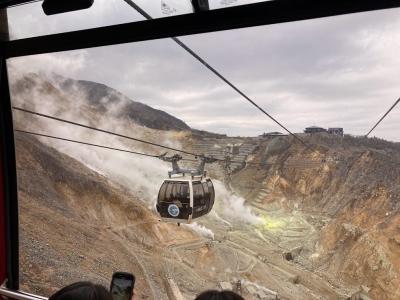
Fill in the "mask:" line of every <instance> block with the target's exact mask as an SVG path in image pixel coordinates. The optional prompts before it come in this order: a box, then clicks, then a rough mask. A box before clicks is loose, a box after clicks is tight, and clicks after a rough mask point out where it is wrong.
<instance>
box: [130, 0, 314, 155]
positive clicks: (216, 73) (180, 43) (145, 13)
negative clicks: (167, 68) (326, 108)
mask: <svg viewBox="0 0 400 300" xmlns="http://www.w3.org/2000/svg"><path fill="white" fill-rule="evenodd" d="M123 1H125V2H126V3H127V4H128V5H129V6H131V7H132V8H134V9H135V10H136V11H137V12H139V13H140V14H141V15H142V16H143V17H145V18H146V19H147V20H151V19H153V18H152V17H151V16H150V15H149V14H148V13H147V12H146V11H144V10H143V9H142V8H141V7H140V6H138V5H137V4H136V3H134V2H133V1H131V0H123ZM171 39H172V40H173V41H174V42H175V43H177V44H178V45H179V46H181V47H182V48H183V49H184V50H186V51H187V52H188V53H189V54H190V55H192V56H193V57H194V58H195V59H197V60H198V61H199V62H200V63H201V64H203V65H204V66H205V67H206V68H207V69H209V70H210V71H211V72H213V73H214V74H215V75H216V76H218V77H219V78H220V79H221V80H222V81H224V82H225V83H226V84H228V85H229V86H230V87H231V88H232V89H233V90H235V91H236V92H237V93H238V94H239V95H241V96H242V97H243V98H245V99H246V100H247V101H248V102H250V103H251V104H252V105H253V106H255V107H256V108H258V109H259V110H260V111H261V112H262V113H263V114H265V115H266V116H267V117H268V118H270V119H271V120H272V121H274V122H275V123H276V124H278V125H279V126H280V127H281V128H282V129H284V130H285V131H286V132H287V133H289V134H290V135H291V136H293V137H294V138H295V139H296V140H298V141H299V142H300V143H302V144H303V145H304V146H305V147H307V148H309V145H307V143H306V142H304V141H303V140H302V139H301V138H299V137H298V136H297V135H295V134H294V133H293V132H291V131H290V130H289V129H287V128H286V127H285V126H284V125H283V124H282V123H280V122H279V121H278V120H277V119H275V118H274V117H273V116H272V115H271V114H269V113H268V112H267V111H265V110H264V109H263V108H262V107H260V106H259V105H258V104H257V103H255V102H254V101H253V100H252V99H251V98H250V97H248V96H247V95H246V94H245V93H244V92H242V91H241V90H240V89H239V88H237V87H236V86H235V85H234V84H233V83H232V82H230V81H229V80H228V79H227V78H225V77H224V76H223V75H222V74H221V73H219V72H218V71H217V70H216V69H215V68H213V67H212V66H210V65H209V64H208V63H207V62H206V61H205V60H204V59H203V58H201V57H200V56H199V55H198V54H197V53H196V52H194V51H193V50H192V49H190V48H189V47H188V46H187V45H186V44H185V43H183V42H182V41H181V40H180V39H178V38H177V37H171Z"/></svg>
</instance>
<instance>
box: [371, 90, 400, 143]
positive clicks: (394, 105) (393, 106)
mask: <svg viewBox="0 0 400 300" xmlns="http://www.w3.org/2000/svg"><path fill="white" fill-rule="evenodd" d="M399 102H400V98H399V99H397V101H396V102H395V103H394V104H393V105H392V107H391V108H389V110H388V111H387V112H386V113H385V114H384V115H383V116H382V118H380V119H379V121H378V122H377V123H376V124H375V125H374V127H372V129H371V130H370V131H368V133H367V134H366V135H365V137H368V136H369V135H370V133H371V132H372V131H374V129H375V128H376V127H377V126H378V125H379V124H380V123H381V122H382V121H383V119H385V118H386V116H387V115H388V114H389V113H390V112H391V111H392V110H393V108H395V107H396V105H397V104H399Z"/></svg>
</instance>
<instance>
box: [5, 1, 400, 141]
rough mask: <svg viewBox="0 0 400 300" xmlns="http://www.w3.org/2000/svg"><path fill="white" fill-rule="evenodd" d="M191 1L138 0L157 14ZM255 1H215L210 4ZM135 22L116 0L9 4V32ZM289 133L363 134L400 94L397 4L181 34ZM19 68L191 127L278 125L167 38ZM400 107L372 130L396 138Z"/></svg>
mask: <svg viewBox="0 0 400 300" xmlns="http://www.w3.org/2000/svg"><path fill="white" fill-rule="evenodd" d="M163 2H164V3H166V4H167V5H168V7H169V8H170V11H169V12H170V13H171V14H181V13H187V12H190V4H189V1H184V0H162V1H160V0H158V1H157V0H151V1H150V0H137V1H136V3H137V4H139V5H141V6H142V7H143V8H144V9H145V10H146V11H148V12H149V13H150V14H151V15H152V16H154V17H163V16H166V15H165V14H164V13H163V12H162V10H161V6H162V3H163ZM248 2H256V1H244V0H242V1H240V0H237V1H235V0H212V1H210V5H211V7H212V8H219V7H223V6H227V5H237V4H245V3H248ZM135 20H142V17H141V16H140V15H139V14H138V13H137V12H135V11H134V10H133V9H132V8H130V7H129V6H128V5H127V4H126V3H125V2H124V1H123V0H95V4H94V5H93V7H92V8H91V9H88V10H85V11H79V12H73V13H68V14H63V15H57V16H51V17H48V16H45V15H44V14H43V12H42V10H41V3H33V4H29V5H24V6H18V7H15V8H11V9H9V23H10V31H11V35H12V38H14V39H19V38H25V37H30V36H35V35H42V34H48V33H56V32H63V31H71V30H77V29H84V28H90V27H98V26H102V25H110V24H118V23H125V22H132V21H135ZM181 39H182V40H183V41H184V42H185V43H186V44H187V45H189V46H190V47H191V48H192V49H193V50H195V51H196V52H197V53H198V54H199V55H200V56H202V57H203V58H204V59H206V60H207V61H208V62H209V63H210V64H211V65H212V66H214V67H215V68H216V69H217V70H219V71H220V72H221V73H222V74H224V75H225V76H226V77H227V78H228V79H230V80H231V81H232V82H234V83H235V84H236V85H237V86H238V87H239V88H240V89H241V90H243V91H244V92H245V93H247V94H248V95H249V96H250V97H251V98H252V99H253V100H254V101H256V102H257V103H258V104H260V105H261V106H262V107H263V108H264V109H265V110H267V111H268V112H270V113H271V114H272V115H273V116H275V117H276V118H277V119H278V120H280V121H281V122H282V123H283V124H285V125H286V126H287V127H288V128H289V129H291V130H292V131H294V132H301V131H302V130H303V128H304V127H306V126H310V125H318V126H323V127H344V129H345V132H347V133H350V134H355V135H361V134H365V133H366V132H367V131H368V130H369V129H370V128H371V127H372V125H373V124H374V123H375V122H376V121H377V120H378V119H379V118H380V117H381V115H382V114H383V113H384V112H385V111H386V110H387V109H388V108H389V107H390V106H391V105H392V104H393V103H394V101H395V100H396V99H397V98H399V97H400V55H398V51H399V49H400V9H394V10H385V11H377V12H369V13H361V14H353V15H348V16H340V17H334V18H324V19H317V20H311V21H302V22H294V23H287V24H278V25H272V26H261V27H254V28H246V29H240V30H232V31H223V32H216V33H208V34H201V35H193V36H185V37H182V38H181ZM11 63H12V64H13V65H14V66H16V67H17V68H18V69H19V70H23V72H29V71H34V72H39V71H44V72H56V73H58V74H61V75H64V76H67V77H71V78H75V79H85V80H91V81H96V82H101V83H104V84H107V85H109V86H111V87H113V88H115V89H117V90H119V91H121V92H122V93H124V94H126V95H127V96H129V97H130V98H131V99H133V100H136V101H141V102H143V103H146V104H148V105H151V106H153V107H155V108H159V109H162V110H165V111H167V112H168V113H170V114H173V115H174V116H176V117H178V118H180V119H182V120H184V121H185V122H186V123H188V124H189V125H190V126H191V127H194V128H197V129H204V130H209V131H213V132H219V133H227V134H229V135H242V136H245V135H249V136H255V135H258V134H261V133H262V132H268V131H282V130H281V129H280V128H279V127H278V126H277V125H275V124H274V123H272V122H271V121H270V120H268V119H267V118H266V117H265V116H264V115H263V114H262V113H261V112H259V111H258V110H257V109H255V108H254V107H252V106H250V105H249V103H248V102H246V101H245V100H244V99H242V98H241V97H240V96H239V95H238V94H237V93H235V92H234V91H233V90H232V89H231V88H229V87H228V86H226V84H224V83H223V82H222V81H221V80H220V79H218V78H217V77H216V76H215V75H214V74H212V73H210V71H208V70H207V69H205V68H204V67H203V66H202V65H201V64H200V63H199V62H197V61H196V60H194V59H193V58H192V57H191V56H190V55H188V54H187V53H186V52H185V51H184V50H183V49H181V48H179V47H178V46H177V45H176V44H175V43H174V42H173V41H171V40H170V39H163V40H155V41H148V42H140V43H133V44H125V45H117V46H109V47H101V48H94V49H86V50H79V51H69V52H62V53H57V54H48V55H37V56H30V57H23V58H17V59H12V62H11ZM399 119H400V106H399V107H397V108H395V110H393V112H392V113H391V114H390V115H389V116H388V118H387V119H386V120H385V121H384V123H382V125H381V126H380V127H379V128H378V129H377V130H376V131H374V133H373V135H375V136H378V137H381V138H385V139H389V140H394V141H398V142H400V134H399V133H400V124H399V122H398V121H399Z"/></svg>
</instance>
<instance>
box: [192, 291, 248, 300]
mask: <svg viewBox="0 0 400 300" xmlns="http://www.w3.org/2000/svg"><path fill="white" fill-rule="evenodd" d="M195 300H244V298H243V297H242V296H239V295H238V294H236V293H234V292H231V291H214V290H211V291H205V292H203V293H201V294H200V295H198V296H197V297H196V299H195Z"/></svg>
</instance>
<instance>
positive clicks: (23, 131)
mask: <svg viewBox="0 0 400 300" xmlns="http://www.w3.org/2000/svg"><path fill="white" fill-rule="evenodd" d="M14 131H15V132H19V133H25V134H30V135H35V136H40V137H45V138H50V139H56V140H61V141H65V142H70V143H76V144H82V145H87V146H92V147H97V148H103V149H108V150H114V151H119V152H125V153H130V154H136V155H141V156H148V157H158V155H153V154H147V153H142V152H136V151H131V150H126V149H120V148H115V147H109V146H103V145H99V144H92V143H87V142H82V141H77V140H72V139H66V138H62V137H58V136H54V135H48V134H43V133H38V132H31V131H26V130H20V129H15V130H14Z"/></svg>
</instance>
